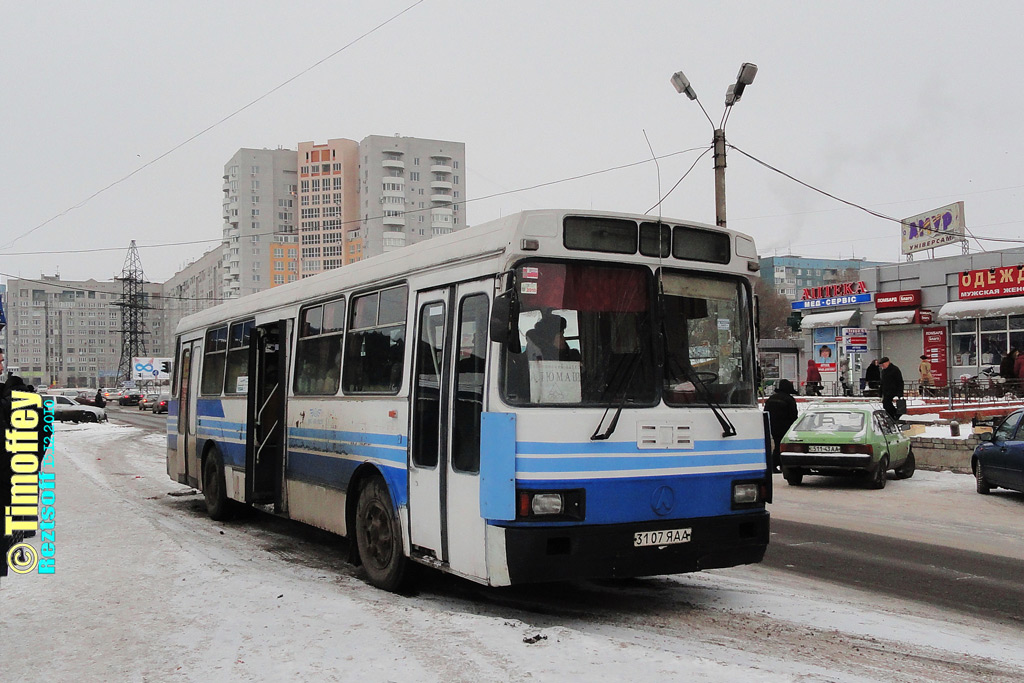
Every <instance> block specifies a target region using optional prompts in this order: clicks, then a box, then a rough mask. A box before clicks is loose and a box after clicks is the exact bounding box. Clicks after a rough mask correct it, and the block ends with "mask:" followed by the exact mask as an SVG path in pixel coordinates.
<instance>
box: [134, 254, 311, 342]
mask: <svg viewBox="0 0 1024 683" xmlns="http://www.w3.org/2000/svg"><path fill="white" fill-rule="evenodd" d="M271 248H272V249H273V248H274V247H273V246H272V247H271ZM293 248H294V245H293ZM223 264H224V252H223V249H222V248H221V247H216V248H214V249H211V250H210V251H208V252H206V253H205V254H203V255H202V256H201V257H199V258H198V259H197V260H195V261H193V262H192V263H190V264H188V265H187V266H185V267H184V268H182V269H181V270H179V271H178V272H177V273H175V274H174V275H172V276H171V278H170V279H169V280H168V281H167V282H165V283H164V284H163V288H162V292H161V294H160V295H157V296H154V297H153V301H154V303H153V305H154V306H155V307H157V308H159V309H160V310H161V311H162V312H163V325H162V326H161V327H162V329H163V332H164V334H163V348H165V349H167V350H168V352H169V354H168V355H171V354H173V351H174V330H175V329H176V328H177V327H178V322H179V321H180V320H181V319H182V318H184V317H185V316H186V315H192V314H193V313H198V312H199V311H202V310H205V309H207V308H210V307H211V306H216V305H217V304H219V303H221V301H222V299H221V282H222V280H223Z"/></svg>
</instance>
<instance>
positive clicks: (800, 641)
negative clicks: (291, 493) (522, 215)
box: [0, 424, 1024, 682]
mask: <svg viewBox="0 0 1024 683" xmlns="http://www.w3.org/2000/svg"><path fill="white" fill-rule="evenodd" d="M56 443H57V472H58V502H57V510H58V512H57V522H58V526H57V558H58V559H57V574H56V575H55V576H48V577H47V576H35V575H26V576H14V577H8V578H7V579H5V580H4V581H3V584H2V585H0V625H2V627H3V635H2V636H0V665H2V669H0V670H2V671H3V673H4V674H5V675H4V679H5V680H25V681H35V680H75V681H93V680H95V681H115V680H116V681H122V680H124V681H164V680H172V681H173V680H197V681H198V680H202V681H298V680H304V681H319V680H337V681H355V680H358V681H522V680H531V681H631V680H644V681H683V680H685V681H690V680H693V681H723V682H724V681H736V680H743V681H789V680H792V681H921V680H927V681H968V680H970V681H973V680H986V681H1018V680H1021V679H1024V647H1022V646H1021V643H1022V642H1024V637H1022V636H1024V632H1022V630H1020V629H1014V628H1012V627H1006V626H999V625H993V624H990V623H987V622H984V621H977V620H973V619H970V618H968V617H964V616H962V615H959V614H954V613H948V612H943V611H938V610H933V609H928V608H924V607H921V606H919V605H917V604H914V603H910V602H906V603H902V602H894V601H892V600H891V599H882V598H878V597H875V596H872V595H870V594H867V593H860V592H856V591H852V590H847V589H840V588H837V587H835V586H832V585H830V584H827V583H823V582H811V581H807V580H803V579H799V578H798V577H795V576H789V575H786V574H783V573H780V572H778V571H774V570H771V569H769V568H767V567H763V566H753V567H741V568H734V569H729V570H716V571H710V572H705V573H702V574H692V575H684V576H678V577H658V578H653V579H645V580H633V581H619V582H612V581H608V582H581V583H575V584H558V585H553V586H526V587H517V588H514V589H503V590H495V589H488V588H484V587H480V586H476V585H474V584H470V583H467V582H464V581H461V580H458V579H454V578H452V577H442V576H439V575H432V574H427V575H426V576H425V577H424V580H423V582H422V585H421V588H420V590H419V592H418V593H417V594H416V595H414V596H398V595H392V594H389V593H384V592H381V591H379V590H376V589H374V588H371V587H370V586H369V585H368V584H366V583H364V582H363V580H362V579H361V577H360V574H359V571H358V570H357V569H356V568H354V567H352V566H350V565H349V564H347V563H346V561H345V550H346V547H347V546H346V542H345V541H344V540H343V539H338V538H336V537H334V536H331V535H329V534H325V533H322V532H319V531H316V530H311V529H307V528H306V527H301V526H300V525H297V524H293V523H291V522H287V521H284V520H278V519H275V518H272V517H269V516H266V515H263V514H253V515H249V516H248V517H246V518H244V519H242V520H239V521H236V522H232V523H228V524H221V523H215V522H212V521H210V520H209V519H208V518H206V516H205V513H204V512H203V508H202V504H201V498H200V497H199V496H196V495H180V494H182V493H187V492H188V491H189V490H188V489H185V488H183V487H181V486H180V485H178V484H176V483H174V482H172V481H170V480H169V479H168V478H167V475H166V472H165V466H164V447H163V443H164V440H163V437H162V435H158V434H151V433H147V432H146V431H143V430H141V429H139V428H135V427H127V426H118V425H114V424H103V425H61V426H60V427H59V431H58V433H57V438H56ZM946 476H954V475H940V474H937V473H926V472H919V473H918V475H916V477H915V479H916V478H917V477H922V480H923V481H925V482H931V483H930V484H928V486H930V487H932V488H943V487H947V486H952V484H950V483H949V482H950V481H951V480H947V479H942V477H946ZM968 479H969V478H968ZM960 484H961V482H959V481H958V482H956V488H959V487H960ZM968 485H969V484H968ZM172 494H174V495H172ZM1014 502H1016V501H1014ZM781 512H782V507H781V506H780V513H781ZM1011 512H1012V511H1011ZM798 513H799V509H798V506H789V507H786V512H785V514H786V515H793V514H798ZM831 514H833V515H836V516H839V512H838V511H837V510H833V511H832V513H831ZM819 523H820V522H819Z"/></svg>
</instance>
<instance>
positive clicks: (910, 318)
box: [871, 308, 917, 325]
mask: <svg viewBox="0 0 1024 683" xmlns="http://www.w3.org/2000/svg"><path fill="white" fill-rule="evenodd" d="M916 314H917V309H916V308H912V309H910V310H909V311H882V312H880V313H875V315H874V317H873V318H871V324H872V325H911V324H913V322H914V316H915V315H916Z"/></svg>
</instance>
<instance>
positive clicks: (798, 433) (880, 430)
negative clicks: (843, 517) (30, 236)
mask: <svg viewBox="0 0 1024 683" xmlns="http://www.w3.org/2000/svg"><path fill="white" fill-rule="evenodd" d="M779 451H780V457H781V460H782V475H783V476H784V477H785V478H786V482H788V483H789V484H790V485H791V486H797V485H799V484H800V483H801V481H803V477H804V475H805V474H848V473H855V474H861V475H865V476H868V477H870V479H869V486H870V487H871V488H875V489H881V488H885V482H886V473H887V472H888V470H891V469H895V470H896V478H897V479H907V478H909V477H912V476H914V468H915V462H914V450H913V449H912V448H911V447H910V438H909V437H907V436H906V435H904V434H903V432H902V431H900V428H899V425H897V424H896V423H895V422H894V421H893V419H892V418H891V417H889V415H888V413H886V412H885V411H884V410H883V409H882V408H881V407H880V406H877V405H873V404H852V403H818V404H814V405H812V406H810V407H808V409H807V410H805V411H804V412H803V413H802V414H801V416H800V419H798V420H797V421H796V424H794V425H793V426H792V427H791V428H790V430H789V432H788V433H787V434H786V436H785V437H783V439H782V444H781V447H780V449H779Z"/></svg>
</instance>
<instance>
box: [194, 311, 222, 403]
mask: <svg viewBox="0 0 1024 683" xmlns="http://www.w3.org/2000/svg"><path fill="white" fill-rule="evenodd" d="M227 352H228V326H227V325H225V326H224V327H217V328H214V329H212V330H209V331H208V332H207V333H206V344H205V345H204V347H203V377H202V386H201V391H200V393H202V394H204V395H206V396H210V395H213V396H220V392H221V389H222V388H223V386H224V364H225V360H226V356H227Z"/></svg>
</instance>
